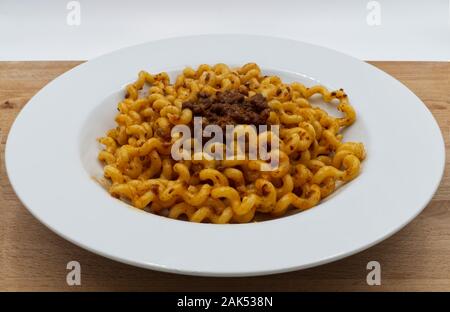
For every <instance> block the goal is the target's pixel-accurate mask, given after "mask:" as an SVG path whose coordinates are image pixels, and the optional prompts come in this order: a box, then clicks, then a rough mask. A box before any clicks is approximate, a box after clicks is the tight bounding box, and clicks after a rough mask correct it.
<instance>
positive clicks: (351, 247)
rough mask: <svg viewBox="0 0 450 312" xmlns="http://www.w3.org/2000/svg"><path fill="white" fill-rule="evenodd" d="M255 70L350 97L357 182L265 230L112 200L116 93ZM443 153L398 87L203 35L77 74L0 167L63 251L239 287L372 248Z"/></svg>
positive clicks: (48, 90) (433, 128)
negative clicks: (211, 73)
mask: <svg viewBox="0 0 450 312" xmlns="http://www.w3.org/2000/svg"><path fill="white" fill-rule="evenodd" d="M218 62H224V63H227V64H234V65H237V64H239V65H240V64H244V63H247V62H256V63H258V64H259V65H260V66H261V68H262V69H263V71H265V72H266V73H277V74H279V75H280V76H281V77H282V78H283V79H286V80H298V81H300V82H303V83H306V84H309V85H311V84H315V83H318V82H320V83H322V84H324V85H325V86H327V87H329V88H344V89H345V90H346V93H347V94H348V95H349V99H350V102H351V103H352V104H353V106H354V107H355V109H356V111H357V114H358V118H357V121H356V123H355V124H354V125H353V126H351V127H350V129H349V130H348V131H347V133H346V134H345V140H358V141H362V142H363V143H364V144H365V146H366V149H367V153H368V157H367V159H366V160H365V161H364V163H363V170H362V173H361V175H360V176H359V177H358V178H357V179H355V180H354V181H352V182H351V183H349V184H348V185H346V186H345V187H344V188H342V189H340V190H339V191H338V192H337V193H336V194H335V195H334V196H332V197H331V198H330V199H328V200H326V201H325V202H323V203H321V204H320V205H319V206H317V207H315V208H313V209H311V210H308V211H306V212H303V213H298V214H295V215H292V216H289V217H284V218H280V219H275V220H272V221H266V222H261V223H251V224H239V225H237V224H233V225H213V224H195V223H189V222H184V221H177V220H171V219H168V218H164V217H160V216H156V215H152V214H150V213H146V212H141V211H140V210H138V209H135V208H132V207H130V206H128V205H126V204H124V203H122V202H120V201H118V200H116V199H114V198H112V197H111V196H110V195H109V194H108V193H107V192H106V191H105V190H104V189H103V188H102V187H100V186H99V185H98V184H97V183H96V182H95V181H94V179H92V178H91V177H92V176H100V175H101V172H102V171H101V166H100V164H99V163H98V161H97V160H96V156H97V153H98V148H99V146H98V145H97V142H96V141H95V139H96V138H97V137H99V136H101V135H103V134H104V132H105V131H106V130H107V129H109V128H111V127H113V125H114V115H115V114H116V104H117V100H118V99H119V97H120V96H123V91H122V87H123V86H124V85H125V84H126V83H128V82H130V81H133V80H134V79H135V77H136V75H137V73H138V72H139V71H140V70H141V69H145V70H147V71H149V72H152V73H155V72H159V71H170V72H171V73H172V74H174V73H176V71H177V70H180V69H182V68H184V67H185V66H188V65H190V66H195V65H198V64H201V63H208V64H214V63H218ZM444 158H445V155H444V143H443V139H442V135H441V133H440V130H439V127H438V125H437V123H436V121H435V120H434V118H433V116H432V115H431V113H430V112H429V111H428V110H427V108H426V107H425V105H424V104H423V103H422V102H421V101H420V100H419V99H418V98H417V97H416V96H415V95H414V94H413V93H412V92H411V91H410V90H408V89H407V88H406V87H405V86H403V85H402V84H401V83H400V82H398V81H397V80H395V79H394V78H392V77H391V76H389V75H387V74H385V73H384V72H382V71H380V70H378V69H376V68H375V67H373V66H371V65H369V64H367V63H364V62H362V61H359V60H357V59H354V58H352V57H349V56H346V55H344V54H341V53H338V52H335V51H332V50H329V49H325V48H321V47H318V46H314V45H310V44H306V43H302V42H297V41H291V40H286V39H278V38H269V37H260V36H247V35H206V36H195V37H183V38H174V39H167V40H161V41H155V42H149V43H146V44H142V45H138V46H134V47H130V48H126V49H122V50H119V51H117V52H114V53H111V54H108V55H104V56H101V57H99V58H96V59H94V60H92V61H89V62H87V63H84V64H82V65H80V66H77V67H75V68H74V69H72V70H70V71H69V72H67V73H65V74H63V75H62V76H60V77H59V78H57V79H55V80H54V81H52V82H51V83H49V84H48V85H47V86H46V87H45V88H43V89H42V90H41V91H40V92H39V93H38V94H36V95H35V96H34V97H33V99H31V100H30V102H29V103H28V104H27V105H26V106H25V107H24V108H23V110H22V111H21V113H20V114H19V116H18V117H17V119H16V121H15V123H14V125H13V127H12V129H11V132H10V134H9V138H8V142H7V146H6V167H7V171H8V176H9V178H10V181H11V184H12V185H13V187H14V190H15V191H16V193H17V195H18V196H19V198H20V200H21V201H22V202H23V203H24V205H25V206H26V207H27V208H28V209H29V211H30V212H31V213H32V214H33V215H34V216H35V217H36V218H38V219H39V220H40V221H41V222H42V223H44V224H45V225H46V226H48V227H49V228H50V229H52V230H53V231H54V232H56V233H57V234H59V235H61V236H62V237H64V238H66V239H68V240H70V241H71V242H73V243H75V244H77V245H79V246H81V247H83V248H86V249H88V250H90V251H93V252H95V253H98V254H100V255H103V256H106V257H108V258H112V259H114V260H118V261H122V262H125V263H129V264H132V265H137V266H140V267H145V268H151V269H155V270H160V271H170V272H176V273H183V274H193V275H215V276H242V275H260V274H269V273H276V272H284V271H290V270H297V269H302V268H307V267H312V266H316V265H319V264H323V263H327V262H330V261H333V260H336V259H340V258H343V257H345V256H348V255H351V254H354V253H356V252H358V251H361V250H363V249H365V248H368V247H370V246H372V245H374V244H376V243H378V242H380V241H381V240H383V239H385V238H386V237H388V236H390V235H391V234H393V233H395V232H396V231H398V230H399V229H401V228H402V227H403V226H404V225H406V224H407V223H408V222H410V221H411V220H412V219H413V218H414V217H415V216H417V214H419V213H420V212H421V211H422V209H423V208H424V207H425V205H426V204H427V203H428V202H429V201H430V199H431V198H432V196H433V194H434V192H435V190H436V189H437V187H438V185H439V181H440V179H441V177H442V174H443V169H444Z"/></svg>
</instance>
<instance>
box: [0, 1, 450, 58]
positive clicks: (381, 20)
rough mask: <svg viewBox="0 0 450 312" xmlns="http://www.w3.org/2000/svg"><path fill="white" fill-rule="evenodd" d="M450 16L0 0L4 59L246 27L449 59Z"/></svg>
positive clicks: (444, 5)
mask: <svg viewBox="0 0 450 312" xmlns="http://www.w3.org/2000/svg"><path fill="white" fill-rule="evenodd" d="M449 16H450V10H449V0H429V1H421V0H418V1H415V0H409V1H407V0H396V1H394V0H379V1H365V0H343V1H330V0H322V1H313V0H309V1H295V0H271V1H265V0H226V1H223V0H222V1H218V0H209V1H208V0H188V1H186V0H168V1H164V0H158V1H152V0H149V1H144V0H142V1H139V0H127V1H112V0H110V1H107V0H89V1H88V0H79V1H66V0H41V1H32V0H30V1H25V0H0V60H65V59H66V60H69V59H73V60H85V59H90V58H93V57H95V56H98V55H101V54H104V53H106V52H109V51H112V50H115V49H118V48H121V47H125V46H129V45H134V44H137V43H141V42H145V41H149V40H155V39H161V38H166V37H174V36H182V35H191V34H206V33H248V34H264V35H271V36H279V37H286V38H292V39H297V40H301V41H306V42H310V43H315V44H318V45H322V46H326V47H330V48H333V49H336V50H339V51H342V52H345V53H348V54H351V55H353V56H356V57H358V58H360V59H366V60H440V61H445V60H447V61H448V60H449V59H450V27H449V25H450V23H449ZM78 23H79V25H78ZM270 48H272V49H273V48H276V47H270Z"/></svg>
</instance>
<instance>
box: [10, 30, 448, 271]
mask: <svg viewBox="0 0 450 312" xmlns="http://www.w3.org/2000/svg"><path fill="white" fill-rule="evenodd" d="M211 36H212V37H226V36H233V37H235V36H238V37H247V38H248V37H257V38H260V39H268V40H271V39H275V40H286V41H291V42H300V43H302V44H306V45H309V46H313V47H316V48H320V49H325V50H328V51H331V52H333V53H337V54H339V55H342V56H345V57H347V58H352V59H353V60H357V61H358V62H361V63H364V64H366V65H368V66H370V67H371V68H372V70H376V71H378V72H381V73H383V75H386V76H389V77H391V78H393V79H394V80H395V81H396V82H398V83H400V84H401V86H402V87H403V88H405V89H407V90H409V91H410V92H411V93H412V94H413V95H414V96H415V97H416V98H417V99H418V100H419V101H420V103H421V104H422V105H423V106H424V107H425V109H426V110H427V111H428V112H429V113H430V115H431V116H432V119H433V120H434V122H435V124H436V126H437V128H438V129H439V134H440V143H441V144H440V147H441V151H440V152H439V153H440V154H442V155H443V161H442V163H441V170H440V177H439V179H438V180H437V183H436V185H434V186H433V190H434V191H433V192H432V193H431V195H429V198H428V200H427V201H426V203H425V204H424V205H423V207H421V208H420V209H418V210H417V211H415V213H414V214H413V215H412V216H410V217H409V218H408V219H407V220H405V221H404V222H403V223H402V224H400V225H397V227H396V229H394V230H393V231H391V232H389V233H386V234H385V235H384V236H382V237H379V238H378V239H377V240H375V241H372V242H371V243H369V244H366V245H365V246H363V247H360V248H357V249H353V250H352V251H351V252H343V253H341V254H338V255H333V256H330V257H328V258H325V259H323V260H322V261H318V262H315V263H311V264H309V265H299V266H293V267H286V268H281V269H273V270H264V271H258V270H256V271H252V272H234V273H230V272H222V273H221V272H207V271H189V270H183V269H177V268H172V267H170V268H169V267H165V266H158V265H157V264H154V263H152V264H149V263H142V262H135V261H130V260H128V259H124V258H118V257H116V256H114V255H110V254H106V253H104V252H102V251H100V250H98V249H95V248H93V247H90V246H88V245H86V244H85V243H83V242H79V241H76V240H74V239H72V238H71V237H68V236H67V235H65V234H64V233H62V232H60V231H59V230H57V229H55V228H54V227H52V226H51V225H50V224H48V223H47V222H46V220H45V219H44V218H41V216H39V215H38V214H37V213H36V211H35V210H33V209H32V208H30V207H29V206H28V205H27V204H25V202H24V200H23V198H22V197H21V196H20V195H19V192H18V191H17V190H16V187H17V185H14V184H13V180H14V179H12V177H11V176H12V175H13V173H12V172H10V171H11V168H10V166H11V163H10V162H9V161H8V159H9V158H10V156H12V155H10V153H11V152H10V147H11V144H10V136H11V133H13V131H14V129H15V127H17V123H18V120H19V117H20V116H21V114H22V111H23V110H24V109H25V108H26V107H27V106H28V104H29V103H30V102H31V101H32V100H33V99H34V98H35V97H36V96H37V95H38V94H40V93H41V91H42V90H44V89H46V88H47V86H49V85H50V84H52V83H53V82H54V81H56V80H58V79H59V78H60V77H62V76H65V75H70V73H71V72H72V71H73V70H76V69H77V68H79V67H81V66H86V65H85V64H89V62H92V61H95V60H97V59H100V58H102V57H104V56H106V55H110V54H114V53H118V54H119V53H121V51H123V50H127V49H136V48H138V47H140V46H144V45H148V44H155V43H157V42H162V41H170V40H178V39H189V38H198V37H211ZM445 158H446V155H445V144H444V139H443V135H442V130H441V129H440V127H439V124H438V123H437V121H436V119H435V118H434V116H433V115H432V113H431V112H430V110H429V109H428V107H427V106H426V105H425V104H424V103H423V101H422V100H421V99H420V98H418V97H417V96H416V95H415V94H414V93H413V92H412V91H411V90H410V89H409V88H408V87H406V86H405V85H404V84H403V83H402V82H400V81H399V80H397V79H396V78H394V77H392V76H390V75H389V74H387V73H385V72H384V71H382V70H380V69H379V68H377V67H375V66H373V65H371V64H369V63H367V62H364V61H360V60H359V59H357V58H355V57H353V56H350V55H347V54H344V53H342V52H339V51H336V50H333V49H330V48H326V47H322V46H318V45H315V44H310V43H306V42H301V41H297V40H292V39H287V38H283V37H274V36H261V35H246V34H204V35H193V36H177V37H171V38H165V39H159V40H155V41H149V42H144V43H140V44H137V45H133V46H129V47H124V48H121V49H118V50H115V51H112V52H109V53H106V54H103V55H100V56H98V57H96V58H94V59H92V60H89V61H87V62H84V63H82V64H80V65H77V66H75V67H74V68H71V69H70V70H68V71H66V72H64V73H63V74H61V75H60V76H58V77H56V78H55V79H54V80H52V81H51V82H49V83H48V84H47V85H46V86H44V87H43V88H42V89H40V90H39V91H38V92H37V93H36V94H35V95H33V97H32V98H31V99H30V100H29V102H27V104H26V105H25V106H24V107H23V108H22V110H21V111H20V112H19V114H18V115H17V116H16V118H15V120H14V122H13V124H12V125H11V128H10V130H9V134H8V137H7V141H6V146H5V164H6V166H5V167H6V173H7V176H8V179H9V181H10V184H11V186H12V187H13V189H14V191H15V193H16V195H17V197H18V198H19V200H20V201H21V202H22V204H23V205H24V206H25V207H26V208H27V210H28V211H29V212H30V213H31V214H32V215H33V216H34V217H35V218H36V219H38V220H39V221H40V222H41V223H42V224H44V225H45V226H46V227H47V228H49V229H50V230H52V231H53V232H55V233H56V234H57V235H59V236H61V237H62V238H64V239H66V240H68V241H70V242H72V243H73V244H75V245H77V246H80V247H82V248H83V249H86V250H89V251H91V252H93V253H95V254H99V255H101V256H104V257H107V258H110V259H113V260H115V261H119V262H122V263H126V264H131V265H134V266H138V267H142V268H147V269H149V268H150V269H153V270H157V271H163V272H171V273H177V274H186V275H199V276H257V275H269V274H276V273H282V272H289V271H295V270H299V269H306V268H310V267H314V266H318V265H322V264H325V263H329V262H333V261H336V260H339V259H342V258H345V257H348V256H350V255H353V254H356V253H358V252H361V251H363V250H365V249H368V248H370V247H372V246H374V245H376V244H378V243H379V242H381V241H383V240H385V239H387V238H388V237H390V236H392V235H393V234H395V233H397V232H398V231H400V230H401V229H402V228H403V227H404V226H406V225H407V224H408V223H410V222H411V221H412V220H413V219H414V218H415V217H417V215H419V214H420V213H421V212H422V211H423V209H424V208H425V207H426V206H427V204H428V203H429V202H430V200H431V199H432V198H433V196H434V194H435V193H436V191H437V189H438V187H439V185H440V182H441V180H442V177H443V175H444V170H445ZM202 226H203V225H202ZM214 226H216V225H214Z"/></svg>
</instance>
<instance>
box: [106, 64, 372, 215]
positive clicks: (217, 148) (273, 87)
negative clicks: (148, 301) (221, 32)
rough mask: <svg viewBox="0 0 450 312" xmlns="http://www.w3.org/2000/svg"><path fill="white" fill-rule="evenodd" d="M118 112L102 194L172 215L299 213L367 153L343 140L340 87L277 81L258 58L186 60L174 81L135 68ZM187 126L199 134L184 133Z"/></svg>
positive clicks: (349, 174) (356, 168) (349, 111)
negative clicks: (233, 63) (233, 62)
mask: <svg viewBox="0 0 450 312" xmlns="http://www.w3.org/2000/svg"><path fill="white" fill-rule="evenodd" d="M312 97H321V98H322V99H323V101H324V102H326V103H327V105H329V106H330V107H336V108H337V111H338V113H337V114H338V115H339V117H335V116H333V115H330V114H328V113H327V112H326V111H325V110H324V109H322V108H320V107H319V106H313V105H312V104H311V99H312ZM117 109H118V114H117V116H116V118H115V122H116V124H117V126H116V127H115V128H113V129H111V130H109V131H108V132H107V133H106V135H105V136H104V137H102V138H100V139H99V142H100V143H101V144H102V145H103V148H102V150H101V151H100V152H99V154H98V159H99V160H100V161H101V162H102V164H103V166H104V176H105V178H107V180H108V190H109V193H110V194H111V195H112V196H114V197H117V198H119V199H121V200H123V201H125V202H127V203H129V204H131V205H133V206H134V207H136V208H139V209H144V210H146V211H148V212H151V213H154V214H158V215H161V216H166V217H169V218H173V219H181V220H188V221H193V222H210V223H218V224H224V223H246V222H252V221H258V220H263V219H267V218H273V217H279V216H283V215H285V214H287V213H291V212H293V211H303V210H306V209H309V208H312V207H314V206H316V205H317V204H318V203H319V202H320V201H321V200H322V199H323V198H325V197H327V196H329V195H330V194H331V193H333V192H334V191H335V190H336V189H337V188H338V187H339V186H341V185H342V184H344V183H347V182H349V181H351V180H352V179H354V178H355V177H357V176H358V174H359V173H360V170H361V162H362V161H363V160H364V158H365V156H366V155H365V149H364V145H363V144H362V143H359V142H346V141H344V137H343V133H342V130H343V129H345V128H346V127H349V126H350V125H352V124H353V123H354V122H355V120H356V114H355V110H354V109H353V107H352V106H351V105H350V104H349V100H348V96H347V94H346V93H345V92H344V90H343V89H339V90H336V91H329V90H328V89H327V88H325V87H324V86H321V85H316V86H312V87H309V88H308V87H306V86H304V85H303V84H301V83H298V82H294V83H284V82H283V81H282V80H281V79H280V78H279V77H277V76H267V75H264V74H263V73H262V71H261V69H260V68H259V66H258V65H257V64H255V63H249V64H246V65H244V66H242V67H239V68H231V67H229V66H227V65H225V64H216V65H213V66H210V65H205V64H203V65H200V66H199V67H198V68H197V69H193V68H190V67H187V68H185V69H184V70H183V71H182V73H181V74H179V75H178V76H177V77H176V80H175V81H174V82H171V81H170V79H169V75H168V74H167V73H165V72H162V73H158V74H155V75H152V74H150V73H148V72H145V71H141V72H140V73H139V75H138V78H137V80H136V81H135V82H134V83H131V84H129V85H128V86H127V87H126V95H125V97H124V99H123V100H122V101H121V102H120V103H118V107H117ZM183 127H184V128H183ZM214 127H215V128H214ZM183 129H185V130H183ZM211 129H213V130H211ZM229 130H230V131H229ZM183 131H187V132H183ZM191 131H194V133H195V132H197V133H200V136H196V137H195V138H193V137H189V138H186V133H188V132H191ZM182 132H183V133H182ZM212 132H214V133H215V134H216V135H215V137H214V138H215V140H214V141H210V142H208V143H204V141H207V140H209V138H211V137H212ZM218 133H219V134H218ZM181 134H183V135H182V136H181ZM181 137H183V139H184V140H183V141H181ZM225 141H226V142H225ZM242 142H243V144H240V143H242ZM181 143H186V145H184V147H183V145H182V144H181ZM186 146H187V147H186ZM262 146H265V149H263V148H261V147H262ZM254 147H257V148H258V153H259V151H260V150H261V153H260V154H258V153H256V152H255V153H253V152H252V151H253V148H254ZM230 149H231V153H228V151H229V150H230ZM255 155H256V156H255ZM227 156H228V157H227ZM263 156H265V158H264V157H263Z"/></svg>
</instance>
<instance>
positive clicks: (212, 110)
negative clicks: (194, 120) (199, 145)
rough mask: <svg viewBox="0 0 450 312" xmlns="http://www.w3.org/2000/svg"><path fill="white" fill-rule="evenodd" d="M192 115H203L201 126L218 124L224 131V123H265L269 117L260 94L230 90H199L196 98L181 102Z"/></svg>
mask: <svg viewBox="0 0 450 312" xmlns="http://www.w3.org/2000/svg"><path fill="white" fill-rule="evenodd" d="M183 108H189V109H190V110H192V113H193V114H194V116H199V117H203V126H204V127H206V126H207V125H218V126H220V127H221V128H222V129H223V130H224V131H225V126H226V125H255V126H259V125H265V124H267V118H268V117H269V107H268V105H267V100H266V98H265V97H264V96H262V95H261V94H256V95H253V96H251V97H248V96H247V92H245V91H238V90H231V91H225V92H217V93H216V94H215V95H208V94H206V93H202V92H200V93H199V94H198V95H197V100H195V101H189V102H184V103H183Z"/></svg>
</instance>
